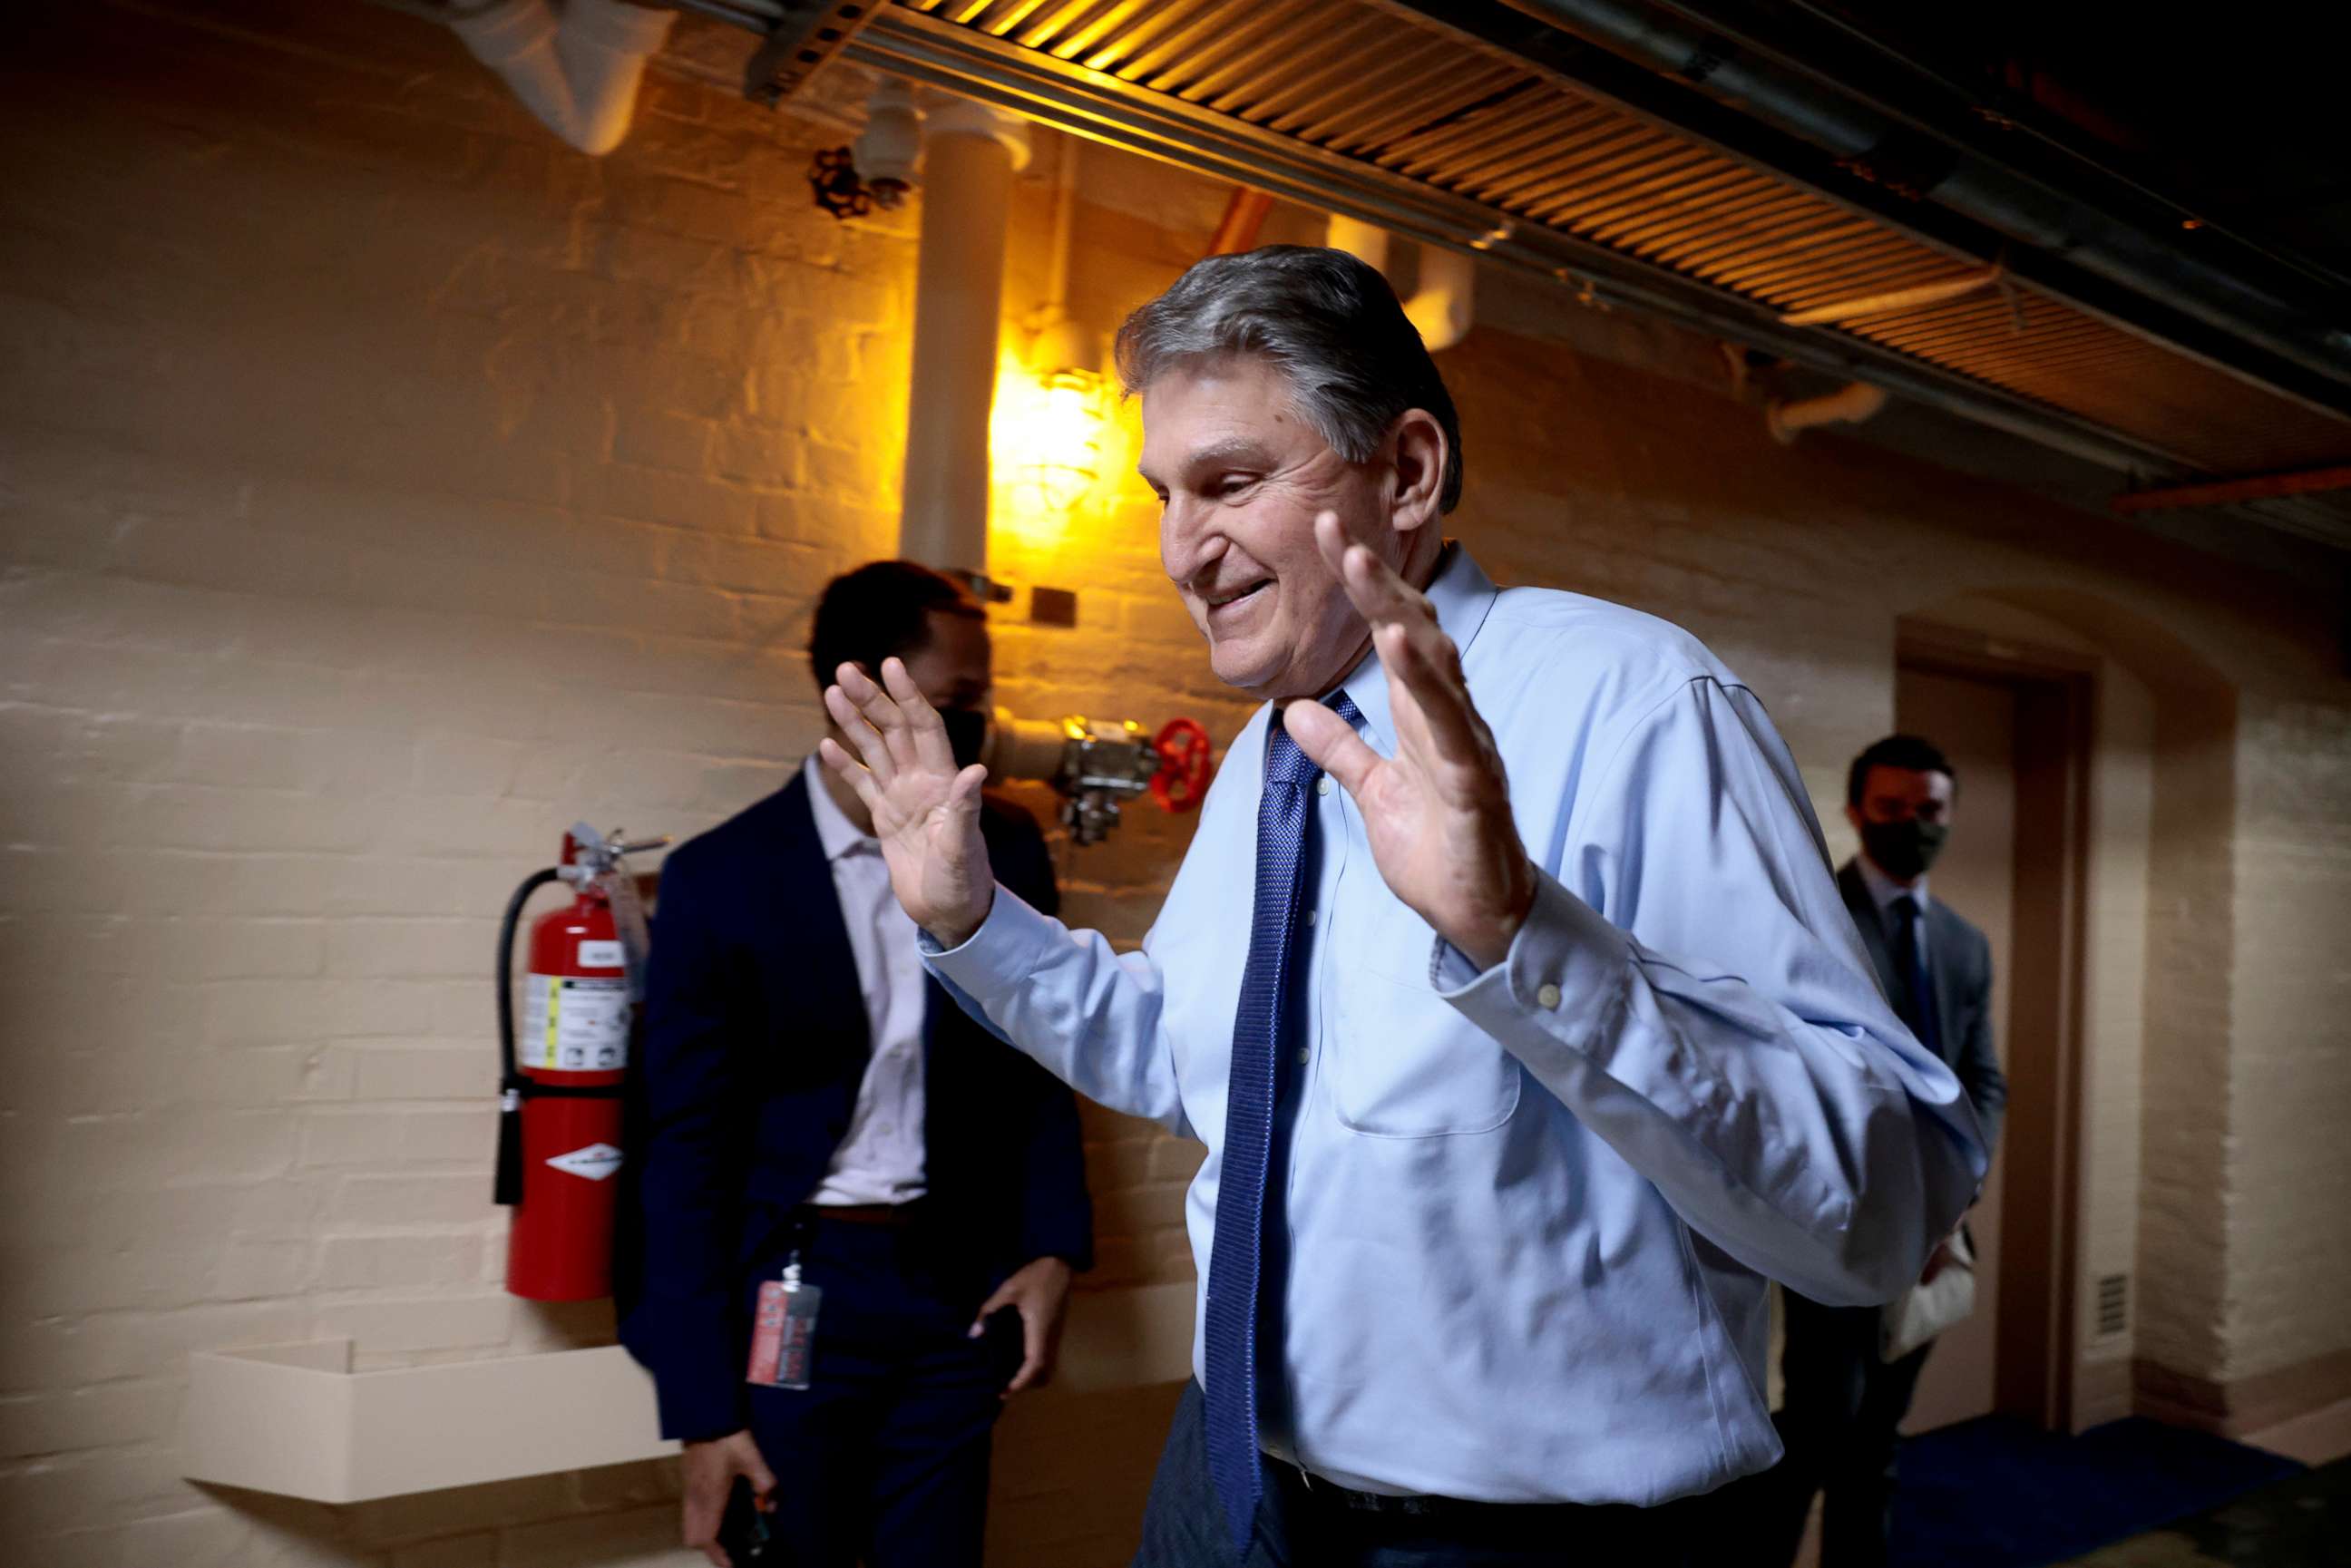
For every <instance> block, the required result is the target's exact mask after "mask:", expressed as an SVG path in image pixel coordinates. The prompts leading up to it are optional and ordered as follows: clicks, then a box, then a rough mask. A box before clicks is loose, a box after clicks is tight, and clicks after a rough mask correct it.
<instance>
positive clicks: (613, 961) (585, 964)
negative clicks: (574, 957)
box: [580, 942, 623, 969]
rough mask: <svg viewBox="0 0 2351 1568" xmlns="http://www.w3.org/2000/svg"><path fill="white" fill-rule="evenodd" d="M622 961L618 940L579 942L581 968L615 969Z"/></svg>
mask: <svg viewBox="0 0 2351 1568" xmlns="http://www.w3.org/2000/svg"><path fill="white" fill-rule="evenodd" d="M622 962H623V960H622V956H621V945H620V944H619V943H618V942H582V943H581V944H580V967H581V968H583V969H617V968H619V967H621V965H622Z"/></svg>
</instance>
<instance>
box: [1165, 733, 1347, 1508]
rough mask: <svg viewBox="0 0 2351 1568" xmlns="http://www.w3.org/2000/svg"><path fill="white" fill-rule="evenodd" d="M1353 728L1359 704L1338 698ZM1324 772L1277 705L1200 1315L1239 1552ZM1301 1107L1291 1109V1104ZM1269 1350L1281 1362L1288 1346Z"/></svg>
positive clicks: (1216, 1456)
mask: <svg viewBox="0 0 2351 1568" xmlns="http://www.w3.org/2000/svg"><path fill="white" fill-rule="evenodd" d="M1330 702H1331V706H1332V711H1333V712H1335V713H1337V714H1338V716H1340V717H1341V718H1343V719H1345V720H1346V721H1347V722H1348V723H1349V724H1350V725H1352V724H1353V723H1354V722H1355V720H1356V713H1355V705H1354V704H1353V703H1351V702H1349V701H1348V700H1347V698H1346V695H1345V694H1344V693H1341V694H1339V695H1335V696H1333V697H1332V698H1331V699H1330ZM1321 777H1322V769H1321V768H1317V767H1315V766H1314V764H1313V763H1311V762H1310V761H1308V760H1307V758H1306V754H1305V753H1303V752H1301V751H1300V750H1299V749H1298V743H1297V742H1296V741H1294V740H1292V739H1290V732H1289V731H1288V730H1286V729H1284V728H1283V727H1282V724H1281V714H1280V710H1278V709H1277V710H1276V711H1275V713H1274V715H1273V716H1272V718H1271V720H1270V722H1269V724H1268V726H1267V728H1266V740H1265V793H1264V795H1263V796H1262V798H1261V799H1260V800H1259V802H1258V809H1257V901H1256V904H1255V906H1254V909H1253V911H1252V913H1251V915H1250V916H1249V964H1248V967H1246V968H1244V969H1243V970H1242V971H1241V998H1240V1008H1239V1010H1238V1012H1237V1013H1236V1014H1235V1016H1234V1018H1233V1062H1232V1071H1231V1076H1230V1078H1229V1080H1228V1082H1227V1085H1226V1089H1225V1149H1224V1163H1223V1166H1222V1168H1221V1170H1220V1172H1219V1174H1218V1176H1217V1234H1216V1240H1215V1242H1214V1244H1213V1245H1212V1246H1211V1248H1210V1249H1209V1253H1208V1304H1207V1312H1206V1314H1205V1318H1204V1321H1203V1323H1202V1338H1203V1340H1204V1342H1205V1347H1206V1353H1207V1375H1208V1378H1207V1391H1206V1392H1207V1400H1208V1411H1207V1420H1208V1434H1207V1436H1208V1479H1209V1480H1210V1482H1211V1483H1212V1484H1213V1485H1214V1486H1215V1488H1216V1490H1217V1497H1218V1498H1219V1499H1221V1500H1222V1501H1223V1503H1224V1505H1225V1521H1226V1523H1227V1525H1228V1527H1229V1528H1230V1530H1231V1533H1232V1540H1233V1545H1234V1549H1235V1550H1236V1551H1238V1552H1244V1553H1245V1552H1247V1551H1248V1550H1249V1531H1250V1528H1251V1525H1252V1523H1253V1522H1254V1521H1255V1520H1256V1517H1257V1504H1258V1496H1259V1488H1260V1486H1261V1484H1262V1483H1261V1478H1260V1475H1259V1469H1258V1365H1259V1360H1260V1359H1261V1358H1260V1356H1259V1344H1258V1322H1259V1308H1260V1303H1261V1301H1262V1300H1263V1295H1264V1291H1266V1290H1267V1289H1278V1288H1279V1283H1280V1282H1279V1281H1266V1280H1264V1279H1263V1278H1262V1277H1261V1275H1262V1272H1263V1270H1262V1269H1261V1267H1260V1265H1261V1262H1262V1260H1263V1255H1264V1237H1265V1200H1266V1186H1267V1177H1268V1171H1267V1168H1266V1167H1267V1166H1268V1165H1269V1163H1270V1152H1271V1150H1272V1147H1273V1133H1274V1112H1275V1105H1274V1099H1275V1096H1274V1085H1275V1083H1276V1082H1277V1081H1278V1079H1279V1077H1280V1063H1281V1062H1282V1061H1285V1060H1287V1059H1288V1056H1289V1054H1290V1050H1291V1049H1292V1048H1291V1046H1290V1042H1289V1040H1288V1038H1287V1037H1288V1036H1289V1034H1290V1031H1291V1030H1292V1029H1293V1027H1294V1019H1295V1017H1296V1014H1295V1010H1294V1009H1293V1008H1292V1006H1291V1002H1292V1001H1293V1000H1294V997H1295V993H1296V991H1297V984H1298V974H1297V969H1296V967H1295V966H1294V965H1293V963H1292V961H1291V956H1292V954H1293V952H1294V951H1295V949H1296V948H1297V946H1300V944H1298V943H1297V942H1296V941H1295V937H1296V936H1297V934H1298V918H1299V914H1300V909H1301V902H1302V901H1301V897H1300V889H1301V883H1303V882H1304V880H1305V875H1306V866H1307V862H1308V858H1309V852H1310V849H1311V842H1312V834H1313V826H1314V802H1313V789H1314V783H1315V780H1316V779H1320V778H1321ZM1293 1109H1294V1107H1293ZM1266 1348H1267V1350H1268V1352H1269V1354H1267V1355H1266V1356H1265V1357H1263V1358H1262V1359H1264V1360H1265V1361H1266V1362H1267V1363H1268V1364H1270V1365H1274V1366H1277V1367H1278V1366H1279V1365H1280V1346H1279V1345H1273V1346H1269V1347H1266Z"/></svg>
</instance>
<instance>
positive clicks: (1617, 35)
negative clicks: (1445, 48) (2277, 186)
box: [1510, 0, 2351, 385]
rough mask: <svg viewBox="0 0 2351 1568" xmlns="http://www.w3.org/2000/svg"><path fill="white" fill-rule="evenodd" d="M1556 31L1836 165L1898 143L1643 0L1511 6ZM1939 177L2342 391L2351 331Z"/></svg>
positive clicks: (2136, 232)
mask: <svg viewBox="0 0 2351 1568" xmlns="http://www.w3.org/2000/svg"><path fill="white" fill-rule="evenodd" d="M1510 4H1511V5H1514V6H1515V7H1516V8H1518V9H1520V10H1523V11H1528V12H1532V13H1534V14H1536V15H1539V16H1543V17H1545V18H1547V19H1549V20H1550V21H1552V23H1554V24H1555V25H1556V26H1560V27H1562V28H1563V29H1564V30H1566V31H1568V32H1571V33H1573V34H1575V35H1577V36H1578V37H1583V38H1587V39H1589V40H1591V41H1592V42H1593V43H1596V44H1599V45H1601V46H1602V47H1605V48H1608V49H1611V50H1613V51H1614V52H1615V53H1618V54H1620V55H1624V56H1626V57H1630V58H1632V59H1634V60H1635V61H1636V62H1638V63H1639V64H1641V65H1644V66H1646V67H1647V68H1650V69H1652V70H1656V71H1658V72H1661V73H1663V74H1665V75H1667V76H1671V77H1675V78H1678V79H1680V80H1682V81H1685V82H1687V83H1688V84H1689V85H1690V86H1692V87H1694V88H1695V89H1697V90H1698V91H1699V92H1702V93H1704V94H1706V95H1707V96H1708V97H1709V98H1712V99H1716V100H1718V101H1719V102H1722V103H1724V104H1727V105H1729V107H1731V108H1733V109H1737V110H1740V111H1741V112H1743V113H1745V114H1747V115H1749V116H1751V117H1752V118H1754V119H1756V120H1761V121H1762V122H1763V123H1765V124H1767V125H1770V126H1772V127H1775V128H1776V129H1778V130H1780V131H1784V132H1786V133H1787V134H1789V135H1792V136H1794V137H1797V138H1799V139H1801V140H1802V141H1809V142H1811V143H1812V144H1813V145H1814V146H1816V147H1820V148H1823V149H1824V150H1826V151H1827V152H1831V153H1833V154H1834V156H1836V157H1837V158H1838V159H1839V160H1841V161H1844V162H1849V163H1852V164H1855V165H1856V166H1865V165H1867V163H1868V162H1869V160H1870V156H1871V155H1872V154H1873V153H1876V154H1879V155H1880V156H1883V155H1884V152H1883V150H1884V149H1886V148H1889V147H1896V146H1899V145H1901V143H1902V140H1903V137H1904V135H1905V134H1906V133H1905V131H1904V130H1903V128H1901V127H1899V126H1897V125H1896V124H1895V123H1894V121H1892V120H1889V119H1887V118H1886V116H1884V115H1883V114H1881V113H1879V112H1878V111H1876V110H1872V109H1869V108H1867V107H1865V106H1863V105H1860V104H1856V103H1854V102H1852V101H1850V100H1849V99H1846V98H1845V97H1844V95H1842V94H1840V93H1839V92H1837V91H1836V90H1835V89H1833V88H1831V87H1828V86H1824V85H1823V84H1822V83H1820V82H1817V81H1815V80H1813V78H1809V77H1806V76H1804V75H1802V74H1800V73H1798V72H1797V71H1795V70H1793V69H1791V68H1787V67H1785V66H1782V65H1780V64H1778V63H1776V62H1774V61H1772V60H1770V59H1766V58H1761V57H1757V56H1755V55H1753V54H1752V53H1750V52H1745V51H1741V50H1740V48H1739V47H1737V46H1736V45H1733V44H1730V43H1729V41H1728V40H1726V39H1724V38H1722V37H1718V36H1716V35H1714V34H1711V33H1708V32H1707V31H1706V30H1704V29H1703V28H1701V27H1698V26H1693V25H1691V24H1689V23H1687V22H1684V21H1682V20H1680V19H1679V18H1677V17H1675V16H1670V15H1667V14H1666V13H1664V12H1661V11H1658V10H1656V9H1653V8H1652V7H1650V6H1649V5H1644V4H1641V3H1640V0H1510ZM1944 145H1945V146H1946V149H1947V150H1948V151H1949V166H1948V172H1943V173H1941V174H1940V175H1939V177H1936V178H1932V179H1928V180H1925V181H1922V186H1923V188H1922V189H1921V191H1920V192H1919V194H1920V195H1922V196H1923V197H1924V198H1925V199H1926V200H1928V201H1929V202H1933V203H1935V204H1938V205H1940V206H1943V207H1947V208H1949V209H1950V210H1951V211H1953V212H1956V213H1959V214H1963V215H1965V216H1967V217H1970V218H1972V219H1974V220H1975V221H1976V222H1978V223H1981V224H1984V225H1988V226H1990V227H1991V228H1993V229H1996V230H1998V231H1999V232H2000V233H2001V234H2002V235H2007V236H2008V237H2010V238H2011V239H2013V240H2016V241H2018V242H2019V243H2021V244H2023V245H2027V246H2032V247H2034V248H2036V249H2039V250H2043V251H2046V252H2048V253H2049V254H2051V255H2053V256H2060V257H2062V258H2064V260H2066V261H2068V262H2070V263H2072V264H2073V265H2074V266H2075V267H2080V268H2082V269H2083V270H2084V271H2085V272H2088V273H2091V274H2094V275H2095V276H2097V277H2103V278H2105V279H2106V280H2107V281H2109V282H2112V283H2116V284H2120V285H2122V286H2123V287H2126V288H2130V289H2133V290H2135V291H2137V293H2139V294H2140V295H2142V296H2144V297H2145V298H2148V299H2153V300H2158V301H2161V302H2162V303H2163V304H2165V305H2167V306H2169V307H2170V308H2173V309H2175V310H2179V311H2180V312H2181V313H2183V314H2184V315H2187V316H2189V317H2192V318H2194V319H2197V320H2199V321H2201V322H2203V323H2205V324H2206V325H2208V326H2210V327H2213V328H2216V329H2220V330H2221V331H2222V332H2225V333H2228V334H2231V335H2232V336H2235V337H2239V338H2241V339H2243V340H2246V341H2249V342H2254V343H2259V344H2261V345H2262V347H2263V348H2265V349H2268V350H2270V351H2272V352H2273V353H2275V354H2278V355H2280V356H2281V357H2283V358H2284V359H2286V360H2288V361H2293V362H2294V363H2295V364H2297V365H2300V366H2302V367H2303V368H2304V369H2305V370H2309V371H2315V372H2317V373H2318V374H2320V375H2322V376H2325V377H2326V378H2328V379H2329V380H2331V381H2333V382H2337V383H2341V384H2345V385H2351V332H2346V331H2344V330H2342V329H2337V328H2335V327H2333V326H2331V325H2329V324H2328V323H2327V321H2326V320H2325V319H2324V318H2323V315H2322V314H2319V313H2314V312H2312V311H2310V310H2307V309H2304V308H2300V307H2297V306H2296V305H2294V304H2292V303H2290V302H2288V301H2285V300H2283V299H2281V298H2278V297H2277V296H2276V295H2275V294H2274V293H2273V292H2271V291H2269V290H2267V289H2265V288H2263V287H2260V286H2259V285H2257V284H2255V283H2253V282H2252V280H2250V279H2248V278H2246V277H2241V276H2239V275H2237V274H2235V273H2233V272H2231V271H2229V270H2226V269H2223V268H2221V267H2215V266H2212V265H2211V264H2210V263H2208V262H2206V261H2204V260H2202V259H2201V258H2199V257H2198V256H2192V255H2189V254H2188V253H2186V252H2185V251H2183V250H2181V249H2180V248H2179V245H2178V244H2177V243H2176V241H2175V240H2174V239H2173V238H2172V237H2170V236H2168V235H2167V236H2160V237H2159V236H2158V235H2155V234H2153V233H2150V232H2149V231H2147V229H2145V228H2143V227H2141V226H2140V225H2134V224H2131V223H2129V222H2127V221H2126V220H2123V219H2119V218H2116V217H2115V216H2112V215H2110V214H2106V213H2105V212H2102V211H2100V210H2098V209H2096V208H2094V207H2091V206H2088V205H2086V204H2083V203H2079V202H2074V201H2070V200H2068V199H2066V198H2064V197H2063V196H2060V195H2058V194H2056V193H2053V192H2052V191H2050V190H2048V189H2047V188H2046V187H2044V186H2042V185H2039V184H2036V183H2032V182H2031V181H2029V180H2027V179H2025V178H2023V177H2022V176H2021V175H2018V174H2016V173H2013V172H2011V171H2009V170H2007V169H2004V168H2001V166H2000V165H1998V164H1996V163H1994V162H1991V161H1990V160H1988V159H1985V158H1982V157H1980V156H1978V155H1976V154H1974V153H1971V152H1967V151H1964V150H1961V149H1958V148H1949V147H1948V144H1944Z"/></svg>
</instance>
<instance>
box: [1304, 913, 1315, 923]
mask: <svg viewBox="0 0 2351 1568" xmlns="http://www.w3.org/2000/svg"><path fill="white" fill-rule="evenodd" d="M1306 924H1307V925H1313V924H1314V911H1312V910H1311V909H1310V910H1308V911H1307V912H1306Z"/></svg>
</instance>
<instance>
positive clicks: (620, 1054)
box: [515, 975, 629, 1072]
mask: <svg viewBox="0 0 2351 1568" xmlns="http://www.w3.org/2000/svg"><path fill="white" fill-rule="evenodd" d="M515 1050H516V1053H517V1055H518V1056H520V1057H521V1059H522V1064H523V1065H524V1066H525V1067H542V1068H553V1069H554V1070H555V1071H558V1072H612V1071H618V1070H620V1069H621V1068H623V1067H625V1066H627V1065H628V1063H629V982H628V981H626V980H623V979H609V980H605V979H587V978H582V977H580V976H578V975H533V976H531V977H530V978H529V979H528V980H527V981H526V982H524V985H523V1017H522V1038H521V1039H520V1040H517V1041H516V1042H515Z"/></svg>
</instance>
